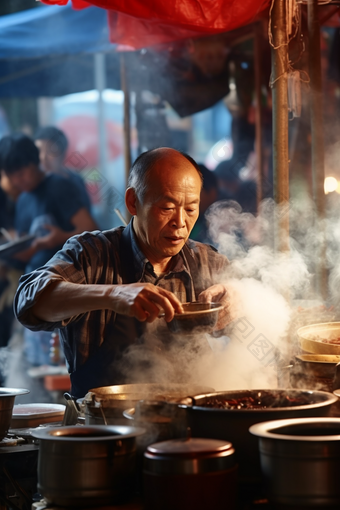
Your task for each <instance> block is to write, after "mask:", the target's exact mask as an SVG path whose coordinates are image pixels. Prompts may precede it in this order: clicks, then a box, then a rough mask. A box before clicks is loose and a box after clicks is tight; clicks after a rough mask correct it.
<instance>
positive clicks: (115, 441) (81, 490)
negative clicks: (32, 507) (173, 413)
mask: <svg viewBox="0 0 340 510" xmlns="http://www.w3.org/2000/svg"><path fill="white" fill-rule="evenodd" d="M143 433H144V431H143V429H140V428H134V427H118V426H117V427H112V426H110V427H104V426H92V427H87V426H83V427H80V426H74V427H59V428H55V427H53V428H52V427H50V428H48V427H47V428H44V429H41V430H39V429H36V430H34V432H33V433H32V435H33V436H34V437H36V438H38V439H39V440H40V447H39V458H38V490H39V492H40V493H41V494H42V495H43V496H44V498H45V499H46V500H47V502H48V503H49V504H54V505H57V506H72V507H82V506H91V505H92V506H94V505H96V506H101V505H108V504H112V503H113V502H119V501H121V500H124V499H126V498H127V497H128V496H129V495H131V494H133V491H134V483H135V475H136V472H135V471H136V437H137V436H139V435H141V434H143Z"/></svg>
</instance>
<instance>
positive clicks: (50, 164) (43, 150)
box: [34, 140, 63, 173]
mask: <svg viewBox="0 0 340 510" xmlns="http://www.w3.org/2000/svg"><path fill="white" fill-rule="evenodd" d="M34 143H35V145H36V146H37V147H38V149H39V159H40V165H41V168H42V170H44V172H47V173H53V172H58V170H60V165H61V164H62V159H63V158H62V156H61V154H60V152H59V150H58V147H57V145H56V144H55V143H53V142H51V141H49V140H35V142H34Z"/></svg>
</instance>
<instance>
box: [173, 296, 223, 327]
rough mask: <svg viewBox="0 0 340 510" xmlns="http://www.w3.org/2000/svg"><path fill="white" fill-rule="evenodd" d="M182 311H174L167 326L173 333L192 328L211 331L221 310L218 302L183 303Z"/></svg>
mask: <svg viewBox="0 0 340 510" xmlns="http://www.w3.org/2000/svg"><path fill="white" fill-rule="evenodd" d="M182 306H183V310H184V313H175V316H174V318H173V319H172V321H170V322H168V323H167V324H168V328H169V329H170V331H172V332H173V333H191V332H193V331H194V330H200V331H202V332H206V333H207V332H211V331H212V330H213V329H214V327H215V326H216V323H217V319H218V314H219V312H220V311H221V310H222V308H223V307H222V305H221V304H220V303H200V302H199V301H196V302H194V303H183V304H182Z"/></svg>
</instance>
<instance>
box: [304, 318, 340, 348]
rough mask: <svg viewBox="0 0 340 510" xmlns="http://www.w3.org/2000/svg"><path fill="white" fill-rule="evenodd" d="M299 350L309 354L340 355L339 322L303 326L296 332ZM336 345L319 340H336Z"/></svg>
mask: <svg viewBox="0 0 340 510" xmlns="http://www.w3.org/2000/svg"><path fill="white" fill-rule="evenodd" d="M296 334H297V336H298V339H299V342H300V346H301V349H302V350H303V351H305V352H307V353H311V354H332V355H339V354H340V322H321V323H319V324H310V325H309V326H303V327H302V328H299V329H298V330H297V332H296ZM338 338H339V342H338V343H336V344H332V343H327V342H322V341H321V340H334V339H338Z"/></svg>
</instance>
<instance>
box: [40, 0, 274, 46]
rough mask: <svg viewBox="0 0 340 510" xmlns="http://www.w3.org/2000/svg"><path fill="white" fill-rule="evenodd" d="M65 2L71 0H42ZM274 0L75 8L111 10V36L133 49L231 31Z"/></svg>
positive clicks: (116, 0) (100, 0) (146, 0)
mask: <svg viewBox="0 0 340 510" xmlns="http://www.w3.org/2000/svg"><path fill="white" fill-rule="evenodd" d="M42 1H43V2H44V3H46V4H58V5H65V4H67V1H68V0H42ZM270 3H271V0H214V2H212V1H211V0H172V1H171V2H163V1H160V0H158V1H157V0H128V1H127V0H89V1H85V0H72V4H73V7H74V8H75V9H82V8H85V7H88V6H89V5H96V6H97V7H102V8H104V9H107V10H108V11H110V12H109V25H110V39H111V41H112V42H114V43H119V44H122V45H127V46H130V47H132V48H134V49H138V48H143V47H145V46H151V45H154V44H162V43H167V42H170V41H176V40H180V39H185V38H188V37H199V36H204V35H209V34H217V33H221V32H228V31H230V30H234V29H236V28H239V27H241V26H244V25H247V24H248V23H251V22H252V21H254V20H255V19H256V17H257V16H258V15H259V14H260V13H261V12H262V11H264V10H265V9H266V8H267V7H268V6H269V5H270Z"/></svg>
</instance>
